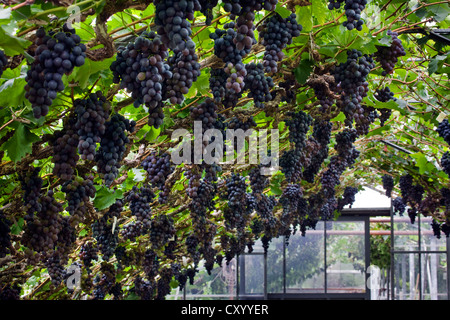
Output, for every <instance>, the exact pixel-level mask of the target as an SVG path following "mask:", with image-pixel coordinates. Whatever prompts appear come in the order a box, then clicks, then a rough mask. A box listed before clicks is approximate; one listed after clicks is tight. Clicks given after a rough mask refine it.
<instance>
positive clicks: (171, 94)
mask: <svg viewBox="0 0 450 320" xmlns="http://www.w3.org/2000/svg"><path fill="white" fill-rule="evenodd" d="M167 62H168V63H169V65H170V72H171V73H172V78H170V79H167V80H166V82H165V87H164V99H169V101H170V103H172V104H181V103H182V102H183V101H184V95H185V94H187V93H188V92H189V89H190V88H191V87H192V84H193V83H194V82H195V81H197V78H198V77H199V76H200V64H199V63H198V56H197V54H196V53H195V48H191V47H189V48H186V49H183V50H181V51H178V50H175V51H174V54H173V55H172V56H171V57H169V59H168V60H167Z"/></svg>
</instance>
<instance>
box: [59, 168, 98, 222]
mask: <svg viewBox="0 0 450 320" xmlns="http://www.w3.org/2000/svg"><path fill="white" fill-rule="evenodd" d="M61 191H62V192H64V193H66V201H67V211H68V212H69V214H70V215H71V216H72V221H74V222H75V223H78V222H81V221H82V220H83V218H84V216H85V215H86V212H87V210H88V209H87V206H86V204H87V203H88V202H89V200H90V198H94V197H95V192H96V189H95V187H94V177H93V176H92V175H91V176H88V177H87V178H82V177H75V178H74V179H73V180H68V181H66V182H65V183H64V184H63V185H62V187H61Z"/></svg>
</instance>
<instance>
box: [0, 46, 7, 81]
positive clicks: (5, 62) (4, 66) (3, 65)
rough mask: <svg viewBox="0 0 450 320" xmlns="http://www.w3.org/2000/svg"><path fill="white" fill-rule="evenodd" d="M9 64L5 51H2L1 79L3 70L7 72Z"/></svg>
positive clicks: (0, 63)
mask: <svg viewBox="0 0 450 320" xmlns="http://www.w3.org/2000/svg"><path fill="white" fill-rule="evenodd" d="M7 64H8V57H7V56H6V55H5V52H4V51H3V50H0V77H1V76H2V74H3V70H5V68H6V65H7Z"/></svg>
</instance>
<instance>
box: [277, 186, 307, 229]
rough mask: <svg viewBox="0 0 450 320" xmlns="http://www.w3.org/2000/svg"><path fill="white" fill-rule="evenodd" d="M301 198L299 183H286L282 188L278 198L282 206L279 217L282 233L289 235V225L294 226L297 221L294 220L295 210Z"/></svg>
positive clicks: (300, 203) (301, 192) (301, 201)
mask: <svg viewBox="0 0 450 320" xmlns="http://www.w3.org/2000/svg"><path fill="white" fill-rule="evenodd" d="M303 200H304V198H303V191H302V188H301V186H300V185H299V184H296V183H295V184H288V185H287V186H286V188H284V190H283V193H282V194H281V196H280V199H279V203H280V204H281V206H282V207H283V213H282V216H281V219H280V222H281V226H282V230H280V232H281V233H283V234H284V235H290V233H291V232H290V229H291V225H293V226H294V227H295V224H296V222H297V221H294V220H295V219H296V218H297V217H296V216H297V212H298V210H299V208H300V206H302V204H303Z"/></svg>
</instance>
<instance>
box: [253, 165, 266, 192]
mask: <svg viewBox="0 0 450 320" xmlns="http://www.w3.org/2000/svg"><path fill="white" fill-rule="evenodd" d="M261 168H262V165H258V166H256V167H255V168H253V169H252V170H250V172H249V178H250V187H251V188H252V193H262V192H263V191H264V189H266V188H267V187H268V186H269V184H270V181H269V179H268V178H267V176H264V175H262V174H261Z"/></svg>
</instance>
